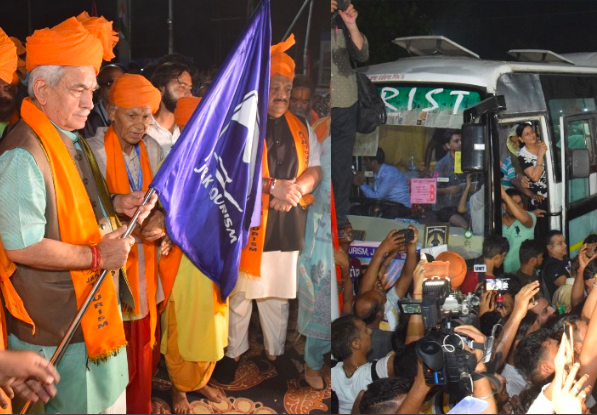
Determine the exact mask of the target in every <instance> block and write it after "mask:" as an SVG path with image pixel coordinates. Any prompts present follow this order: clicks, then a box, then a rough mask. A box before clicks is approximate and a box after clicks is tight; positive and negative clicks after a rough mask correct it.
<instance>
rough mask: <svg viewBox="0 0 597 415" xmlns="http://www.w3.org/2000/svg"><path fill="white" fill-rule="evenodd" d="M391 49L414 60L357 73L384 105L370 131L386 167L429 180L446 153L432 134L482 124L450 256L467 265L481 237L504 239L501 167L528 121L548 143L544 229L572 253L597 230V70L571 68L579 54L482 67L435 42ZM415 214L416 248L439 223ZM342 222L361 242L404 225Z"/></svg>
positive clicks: (526, 54)
mask: <svg viewBox="0 0 597 415" xmlns="http://www.w3.org/2000/svg"><path fill="white" fill-rule="evenodd" d="M394 43H396V44H398V45H400V46H402V47H404V48H406V49H407V50H408V51H409V52H410V53H411V55H416V56H413V57H409V58H404V59H399V60H397V61H394V62H388V63H384V64H379V65H372V66H369V67H364V68H361V69H360V70H361V71H363V72H364V73H365V74H366V75H367V76H368V77H369V78H370V79H371V80H372V81H373V82H374V83H375V84H376V85H377V87H378V90H379V92H380V95H381V97H382V98H383V100H384V102H385V104H386V108H387V113H388V121H387V124H386V125H383V126H381V127H380V128H379V129H378V130H377V131H376V133H375V134H376V138H377V139H378V144H379V146H380V147H381V148H383V149H384V151H385V153H386V162H387V163H388V164H393V165H395V166H397V167H398V168H400V170H401V171H402V172H404V173H407V174H409V173H410V175H411V176H417V175H419V176H424V177H430V176H432V174H433V167H434V164H435V163H436V162H437V161H438V160H439V158H440V156H441V153H442V151H443V150H442V147H441V144H438V143H437V137H439V136H440V135H441V134H442V133H443V132H444V131H445V130H447V129H460V128H461V127H462V125H463V119H464V117H465V116H469V115H476V117H475V119H474V121H473V122H474V123H475V124H478V125H481V126H482V127H480V128H481V129H482V130H483V140H482V141H480V142H478V143H477V145H476V146H473V147H470V148H472V149H476V150H472V151H473V152H476V153H477V157H476V158H477V160H478V161H481V164H480V165H479V166H478V168H477V172H475V173H474V179H473V183H474V186H473V187H474V188H473V189H472V190H471V192H470V193H471V194H473V193H474V194H475V195H476V199H475V204H474V205H473V204H470V207H471V211H470V212H469V213H470V216H471V218H472V219H470V222H469V225H468V226H467V227H466V229H465V228H462V227H457V226H450V228H449V240H448V246H449V249H450V250H454V251H457V252H459V253H461V254H462V255H463V256H464V257H465V258H467V259H472V258H475V257H477V256H480V255H481V245H482V243H483V239H484V238H485V237H486V236H487V235H489V234H493V233H497V234H500V233H501V228H502V221H501V213H502V211H501V196H500V186H499V184H500V181H501V176H500V165H501V160H504V159H505V158H507V157H509V156H510V153H509V151H508V149H507V145H506V141H507V136H508V134H509V132H510V131H511V129H512V128H513V127H515V126H516V125H517V124H519V123H521V122H530V123H532V125H533V126H534V128H535V131H536V132H537V134H538V136H540V138H541V139H542V140H543V141H545V142H546V144H547V146H548V152H547V155H546V159H547V164H546V173H547V183H548V202H549V206H548V213H547V217H548V222H549V224H548V227H549V229H559V230H562V231H563V233H564V235H565V236H566V239H567V241H568V245H569V250H570V253H571V256H572V257H573V256H575V254H576V253H577V251H578V250H579V248H580V247H581V246H582V241H583V239H584V238H585V237H586V236H587V235H588V234H590V233H597V156H596V154H595V153H596V149H597V112H596V111H597V67H591V66H581V65H577V64H575V61H577V62H578V59H580V58H579V56H576V55H574V56H573V55H571V56H570V58H567V57H565V56H560V55H557V54H555V53H552V52H549V51H537V50H532V51H531V50H518V51H510V54H511V55H513V56H514V57H515V58H517V59H518V61H512V62H506V61H488V60H482V59H480V58H479V56H478V55H476V54H474V53H473V52H471V51H468V50H467V49H465V48H463V47H461V46H459V45H457V44H455V43H453V42H451V41H449V40H448V39H446V38H443V37H438V36H427V37H415V38H401V39H396V40H394ZM581 58H582V57H581ZM584 65H587V64H586V63H585V64H584ZM501 97H503V101H502V100H501ZM504 106H505V108H504ZM471 119H472V118H471ZM467 121H470V120H467ZM562 138H564V139H563V140H562ZM467 139H468V137H464V139H463V141H466V140H467ZM469 156H471V154H468V153H467V154H463V158H467V157H469ZM473 158H474V157H473ZM413 162H414V163H413ZM413 164H414V165H415V166H416V167H417V168H416V170H417V171H415V169H414V168H412V166H413ZM583 164H584V165H583ZM572 165H573V166H574V171H573V169H572V168H571V166H572ZM409 169H411V171H410V172H409ZM589 170H590V172H589ZM465 173H466V172H465ZM589 174H590V175H589ZM463 176H464V175H463ZM440 180H441V178H438V185H439V181H440ZM482 184H484V186H483V185H482ZM463 186H464V185H463ZM469 196H470V195H469ZM413 217H414V221H415V222H416V226H417V227H418V229H419V230H420V233H421V243H423V242H424V237H425V235H424V230H425V228H426V226H427V227H429V228H430V224H433V223H435V222H437V214H436V212H434V207H433V205H427V206H426V207H425V211H424V212H423V213H419V214H414V215H413ZM349 219H350V220H351V222H352V224H353V228H354V229H357V230H358V229H362V230H366V237H365V239H367V240H378V241H380V240H383V238H384V237H385V236H386V234H387V232H388V230H389V229H391V228H389V227H398V228H400V227H405V226H407V225H408V222H409V221H404V222H398V223H396V222H395V221H392V223H390V222H385V221H383V220H381V219H375V218H367V217H362V216H350V217H349ZM411 219H412V218H411ZM471 234H472V235H471Z"/></svg>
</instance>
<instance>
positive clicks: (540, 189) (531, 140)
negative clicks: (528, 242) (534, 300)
mask: <svg viewBox="0 0 597 415" xmlns="http://www.w3.org/2000/svg"><path fill="white" fill-rule="evenodd" d="M516 134H517V135H518V140H519V141H520V143H521V146H523V147H522V148H521V149H520V152H519V153H518V161H519V162H520V167H521V168H522V169H523V171H524V174H525V175H526V176H527V177H528V178H529V181H530V185H529V190H531V192H533V197H532V199H531V200H530V201H529V206H528V208H529V210H535V209H542V210H545V211H547V206H548V203H547V174H546V172H545V154H546V153H547V145H546V144H545V143H544V142H543V141H541V140H539V139H538V138H537V135H536V134H535V131H534V130H533V126H532V125H530V124H527V123H522V124H519V125H518V127H516ZM547 230H548V223H547V218H542V219H540V220H538V225H537V226H536V228H535V238H536V239H541V237H542V236H544V235H545V233H546V232H547ZM554 291H555V290H554Z"/></svg>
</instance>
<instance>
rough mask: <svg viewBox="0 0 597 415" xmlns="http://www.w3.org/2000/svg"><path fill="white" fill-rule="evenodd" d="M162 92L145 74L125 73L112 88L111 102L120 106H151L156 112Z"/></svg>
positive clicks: (152, 111)
mask: <svg viewBox="0 0 597 415" xmlns="http://www.w3.org/2000/svg"><path fill="white" fill-rule="evenodd" d="M161 101H162V94H160V91H159V90H158V89H157V88H156V87H154V86H153V85H152V84H151V82H149V81H148V80H147V78H145V77H144V76H143V75H132V74H128V73H127V74H124V75H122V76H121V77H120V78H118V79H117V80H115V81H114V83H113V84H112V88H110V102H112V104H114V105H116V106H117V107H119V108H138V107H150V108H151V113H152V114H155V113H156V112H157V111H158V109H159V108H160V102H161Z"/></svg>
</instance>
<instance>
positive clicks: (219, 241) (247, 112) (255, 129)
mask: <svg viewBox="0 0 597 415" xmlns="http://www.w3.org/2000/svg"><path fill="white" fill-rule="evenodd" d="M270 45H271V24H270V3H269V0H263V1H262V2H261V4H260V6H259V8H258V10H257V11H256V12H255V14H254V15H253V17H252V18H251V20H250V22H249V24H248V26H247V28H246V29H245V30H244V32H243V33H242V35H241V36H240V38H239V40H237V42H236V44H235V45H234V47H233V48H232V50H231V51H230V53H229V54H228V57H227V58H226V61H225V62H224V64H223V65H222V66H221V67H220V70H219V72H218V75H217V76H216V78H215V80H214V81H213V83H212V84H211V86H210V88H209V90H208V92H207V94H206V95H205V96H204V97H203V99H202V100H201V102H200V104H199V106H198V107H197V109H196V110H195V112H194V113H193V115H192V116H191V119H190V120H189V122H188V123H187V125H186V126H185V128H184V130H183V132H182V134H181V136H180V138H179V139H178V141H177V142H176V144H175V145H174V147H173V148H172V151H171V152H170V154H169V155H168V157H167V158H166V160H165V161H164V163H163V165H162V167H161V168H160V170H159V171H158V173H157V174H156V176H155V177H154V179H153V182H152V183H151V185H150V187H152V188H154V189H155V190H156V191H157V192H158V194H159V196H160V201H161V202H162V204H163V205H164V208H165V209H166V212H167V215H166V229H167V230H168V235H170V237H171V238H172V240H173V241H174V243H176V244H177V245H178V246H180V248H181V249H182V250H183V252H184V253H185V254H186V255H187V256H188V257H189V259H190V260H191V261H192V262H193V264H195V265H196V266H197V268H199V269H200V270H201V271H202V272H203V273H204V274H205V275H207V276H208V277H209V278H210V279H211V280H212V281H213V282H215V283H216V284H217V285H218V286H219V287H220V291H221V293H222V298H223V299H226V298H227V297H228V295H229V294H230V293H231V292H232V290H233V289H234V286H235V284H236V280H237V278H238V269H239V263H240V255H241V251H242V249H243V247H244V246H245V245H246V243H247V240H248V235H249V233H248V232H249V229H250V227H252V226H258V225H259V223H260V213H261V157H262V152H263V142H264V138H265V123H266V121H267V101H268V94H269V77H270Z"/></svg>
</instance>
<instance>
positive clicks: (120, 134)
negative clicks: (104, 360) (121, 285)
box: [88, 74, 165, 414]
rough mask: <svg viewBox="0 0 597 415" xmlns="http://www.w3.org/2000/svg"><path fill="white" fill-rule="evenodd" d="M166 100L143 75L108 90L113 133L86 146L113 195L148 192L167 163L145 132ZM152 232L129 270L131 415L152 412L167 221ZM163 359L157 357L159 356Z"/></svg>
mask: <svg viewBox="0 0 597 415" xmlns="http://www.w3.org/2000/svg"><path fill="white" fill-rule="evenodd" d="M161 99H162V96H161V94H160V91H158V90H157V89H156V88H155V87H154V86H153V85H152V84H151V82H149V81H148V80H147V79H146V78H145V77H144V76H142V75H131V74H125V75H123V76H121V77H120V78H118V79H117V80H116V81H114V84H113V85H112V88H111V89H110V104H109V105H108V116H109V117H110V121H111V125H110V127H107V128H106V127H100V128H98V129H97V132H96V134H95V136H94V137H93V138H91V139H89V140H88V143H89V147H91V149H92V151H93V153H94V155H95V158H96V159H97V162H98V166H99V169H100V171H101V172H102V176H104V178H105V179H106V184H107V185H108V190H109V191H110V193H116V194H122V193H128V192H131V191H135V190H142V191H147V190H148V189H149V183H151V180H152V179H153V175H154V173H155V172H156V171H157V168H158V165H159V163H160V162H161V161H162V159H163V152H162V148H161V147H160V145H159V144H158V143H157V141H155V140H154V139H153V138H151V137H149V136H146V135H145V133H146V132H147V128H148V127H149V124H150V123H151V121H152V114H154V113H155V112H156V111H157V110H158V108H159V107H160V101H161ZM146 226H149V228H148V229H152V230H151V231H149V232H146V231H145V230H144V229H145V227H144V228H142V230H141V232H140V233H137V236H136V241H137V245H135V246H133V247H132V249H131V254H130V256H129V258H128V261H127V264H126V273H127V276H128V280H129V285H130V287H131V290H132V294H133V299H134V300H135V301H134V303H135V307H134V308H130V307H129V308H126V307H125V308H123V318H124V321H125V323H124V329H125V332H126V340H127V342H128V346H127V354H128V361H129V384H128V386H127V393H126V395H127V413H130V414H148V413H153V411H152V410H151V380H152V377H153V368H154V366H153V357H154V356H153V350H155V351H156V352H157V351H158V349H157V348H155V347H154V346H155V344H156V329H157V323H158V311H157V304H158V303H160V302H162V301H164V291H163V289H162V285H161V284H160V282H159V280H158V249H159V243H158V242H157V240H158V239H160V238H162V237H163V236H164V235H165V232H164V229H165V225H164V215H163V213H162V212H160V211H158V210H156V211H154V212H153V213H152V214H151V216H150V217H149V218H148V220H147V221H146ZM157 358H158V359H159V353H158V355H157Z"/></svg>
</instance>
